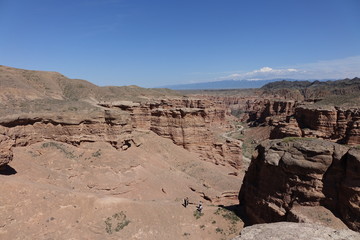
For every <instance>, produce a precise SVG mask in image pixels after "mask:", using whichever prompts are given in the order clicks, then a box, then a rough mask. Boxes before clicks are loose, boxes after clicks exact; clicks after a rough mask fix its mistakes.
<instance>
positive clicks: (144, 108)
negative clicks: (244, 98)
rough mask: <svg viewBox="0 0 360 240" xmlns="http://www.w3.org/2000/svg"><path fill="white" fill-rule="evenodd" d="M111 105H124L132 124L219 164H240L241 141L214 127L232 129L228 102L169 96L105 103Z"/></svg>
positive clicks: (117, 106)
mask: <svg viewBox="0 0 360 240" xmlns="http://www.w3.org/2000/svg"><path fill="white" fill-rule="evenodd" d="M101 106H103V107H106V108H108V109H113V108H115V109H116V108H118V109H119V108H120V109H121V110H124V111H127V112H128V113H129V114H130V117H131V126H132V128H136V129H144V130H151V131H153V132H155V133H156V134H158V135H159V136H162V137H165V138H169V139H171V140H172V141H173V142H174V143H175V144H177V145H180V146H182V147H184V148H185V149H187V150H189V151H192V152H196V153H199V154H200V156H201V157H202V158H203V159H204V160H207V161H212V162H214V163H215V164H230V165H231V166H233V167H235V168H240V166H241V161H242V157H241V156H242V155H241V146H240V143H239V142H238V141H236V140H231V139H226V140H224V139H218V140H217V139H216V134H214V132H213V131H212V129H213V128H221V129H223V131H227V130H228V126H229V124H228V122H227V118H228V117H230V110H229V109H228V108H226V106H225V105H224V103H221V102H212V101H209V100H206V99H189V98H182V99H166V100H160V101H155V102H147V103H141V104H134V103H132V102H113V103H102V104H101Z"/></svg>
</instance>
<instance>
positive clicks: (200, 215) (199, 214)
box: [194, 210, 204, 219]
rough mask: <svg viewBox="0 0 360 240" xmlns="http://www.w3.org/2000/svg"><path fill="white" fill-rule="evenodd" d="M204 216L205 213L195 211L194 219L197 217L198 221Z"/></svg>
mask: <svg viewBox="0 0 360 240" xmlns="http://www.w3.org/2000/svg"><path fill="white" fill-rule="evenodd" d="M202 216H204V213H202V212H199V211H198V210H195V211H194V217H195V218H196V219H199V218H201V217H202Z"/></svg>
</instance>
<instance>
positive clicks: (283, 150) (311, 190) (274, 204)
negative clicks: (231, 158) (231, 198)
mask: <svg viewBox="0 0 360 240" xmlns="http://www.w3.org/2000/svg"><path fill="white" fill-rule="evenodd" d="M359 176H360V151H359V150H356V149H350V150H349V148H348V147H345V146H343V145H339V144H336V143H332V142H327V141H324V140H319V139H288V140H273V141H270V140H267V141H264V142H263V143H261V144H260V145H259V146H258V147H257V148H256V152H255V153H254V155H253V159H252V161H251V164H250V166H249V169H248V171H247V173H246V175H245V178H244V181H243V185H242V187H241V190H240V193H239V200H240V204H241V205H243V206H244V207H245V211H246V213H247V215H248V217H249V218H250V220H251V222H253V223H265V222H279V221H286V220H289V216H290V212H291V211H292V209H293V208H294V207H295V206H325V207H327V208H329V209H330V210H331V211H333V212H335V213H336V214H337V215H338V216H340V218H341V220H342V221H344V222H345V223H346V224H347V225H348V226H349V227H350V228H352V229H354V230H357V231H360V218H359V216H360V178H359Z"/></svg>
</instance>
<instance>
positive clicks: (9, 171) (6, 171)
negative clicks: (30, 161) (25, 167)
mask: <svg viewBox="0 0 360 240" xmlns="http://www.w3.org/2000/svg"><path fill="white" fill-rule="evenodd" d="M16 173H17V171H16V170H15V169H14V168H12V167H10V166H9V165H5V166H2V167H0V175H6V176H9V175H14V174H16Z"/></svg>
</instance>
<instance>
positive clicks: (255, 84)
mask: <svg viewBox="0 0 360 240" xmlns="http://www.w3.org/2000/svg"><path fill="white" fill-rule="evenodd" d="M283 80H286V81H291V82H293V81H298V80H296V79H284V78H281V79H279V78H278V79H268V80H223V81H215V82H202V83H189V84H177V85H167V86H161V88H169V89H173V90H198V89H236V88H261V87H262V86H264V85H266V84H268V83H272V82H277V81H283ZM321 81H326V80H321Z"/></svg>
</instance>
